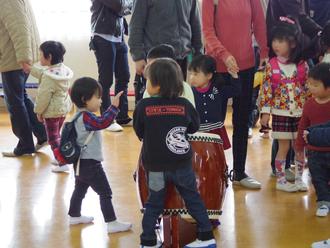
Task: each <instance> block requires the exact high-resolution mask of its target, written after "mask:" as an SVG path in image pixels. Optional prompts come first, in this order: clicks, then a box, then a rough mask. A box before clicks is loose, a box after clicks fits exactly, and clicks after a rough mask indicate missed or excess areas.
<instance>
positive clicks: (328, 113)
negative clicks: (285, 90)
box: [296, 63, 330, 217]
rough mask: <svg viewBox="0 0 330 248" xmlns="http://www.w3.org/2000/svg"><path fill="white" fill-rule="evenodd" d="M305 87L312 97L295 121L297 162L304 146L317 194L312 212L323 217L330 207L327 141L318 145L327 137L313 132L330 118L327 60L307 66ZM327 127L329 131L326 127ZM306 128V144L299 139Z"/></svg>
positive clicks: (329, 145) (329, 69) (328, 145)
mask: <svg viewBox="0 0 330 248" xmlns="http://www.w3.org/2000/svg"><path fill="white" fill-rule="evenodd" d="M308 88H309V90H310V92H311V94H312V96H313V98H311V99H309V100H308V101H307V102H306V104H305V106H304V111H303V115H302V117H301V120H300V123H299V129H298V138H297V141H296V156H297V158H298V159H299V160H300V161H304V156H303V154H304V147H306V148H307V149H308V152H307V158H308V167H309V171H310V173H311V176H312V182H313V185H314V187H315V192H316V195H317V205H318V209H317V211H316V215H317V216H320V217H324V216H327V215H328V213H329V209H330V185H329V182H330V164H329V161H330V144H322V140H324V142H326V140H327V139H328V140H329V139H330V138H329V137H327V135H326V132H324V134H325V136H321V135H315V134H314V133H313V131H314V130H315V129H319V128H326V127H327V126H326V125H323V126H315V125H319V124H323V123H325V122H329V121H330V64H329V63H321V64H318V65H317V66H315V67H314V68H313V69H311V71H310V72H309V75H308ZM327 128H328V131H327V132H328V133H329V126H328V127H327ZM306 129H307V130H308V131H309V132H311V133H312V135H307V141H308V142H307V144H306V143H305V141H304V139H303V132H304V130H306ZM328 136H329V135H328ZM316 138H317V139H316ZM315 140H316V142H315Z"/></svg>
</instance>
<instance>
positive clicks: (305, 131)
mask: <svg viewBox="0 0 330 248" xmlns="http://www.w3.org/2000/svg"><path fill="white" fill-rule="evenodd" d="M308 134H309V132H308V131H307V130H304V134H303V138H304V140H305V142H306V143H307V144H308V140H307V135H308Z"/></svg>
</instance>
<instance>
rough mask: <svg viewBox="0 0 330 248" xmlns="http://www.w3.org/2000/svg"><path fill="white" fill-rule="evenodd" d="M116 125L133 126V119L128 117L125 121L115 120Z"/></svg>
mask: <svg viewBox="0 0 330 248" xmlns="http://www.w3.org/2000/svg"><path fill="white" fill-rule="evenodd" d="M116 121H117V123H118V124H119V125H121V126H126V127H127V126H133V119H132V118H130V117H128V118H127V119H117V120H116Z"/></svg>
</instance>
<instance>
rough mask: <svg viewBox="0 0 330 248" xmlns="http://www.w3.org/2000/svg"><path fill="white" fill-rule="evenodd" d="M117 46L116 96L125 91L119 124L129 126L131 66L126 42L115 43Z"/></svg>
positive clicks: (121, 98) (120, 106) (121, 99)
mask: <svg viewBox="0 0 330 248" xmlns="http://www.w3.org/2000/svg"><path fill="white" fill-rule="evenodd" d="M115 46H116V59H115V78H116V84H115V94H118V93H119V92H121V91H123V92H124V93H123V94H122V96H121V97H120V104H119V109H120V112H119V114H118V116H117V122H118V123H119V124H127V122H129V121H130V120H131V119H130V117H129V116H128V99H127V88H128V82H129V79H130V73H129V66H128V58H127V54H128V49H127V45H126V44H125V42H124V41H123V42H121V43H115Z"/></svg>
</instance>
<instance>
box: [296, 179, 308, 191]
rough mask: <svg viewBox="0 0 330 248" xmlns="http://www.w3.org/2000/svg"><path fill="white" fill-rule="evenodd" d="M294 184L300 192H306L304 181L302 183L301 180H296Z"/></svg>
mask: <svg viewBox="0 0 330 248" xmlns="http://www.w3.org/2000/svg"><path fill="white" fill-rule="evenodd" d="M295 185H296V186H297V188H298V191H300V192H306V191H307V190H308V187H307V185H306V183H304V182H303V181H302V180H298V181H296V183H295Z"/></svg>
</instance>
